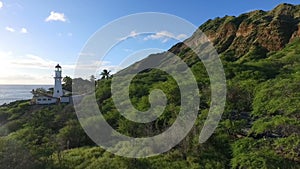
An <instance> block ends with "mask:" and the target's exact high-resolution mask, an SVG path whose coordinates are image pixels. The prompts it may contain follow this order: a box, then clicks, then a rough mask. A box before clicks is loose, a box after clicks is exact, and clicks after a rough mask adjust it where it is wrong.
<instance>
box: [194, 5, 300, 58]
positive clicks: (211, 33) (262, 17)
mask: <svg viewBox="0 0 300 169" xmlns="http://www.w3.org/2000/svg"><path fill="white" fill-rule="evenodd" d="M299 23H300V6H299V5H298V6H294V5H290V4H281V5H279V6H277V7H276V8H274V9H273V10H271V11H262V10H257V11H253V12H249V13H246V14H242V15H240V16H238V17H234V16H225V17H223V18H216V19H214V20H208V21H207V22H206V23H204V24H203V25H202V26H200V27H199V29H200V30H201V31H202V32H204V33H205V34H206V36H207V37H208V39H209V40H210V41H211V42H213V44H214V45H215V47H216V49H217V51H218V52H219V53H223V52H225V53H226V52H231V53H234V55H235V57H236V58H237V59H238V58H239V57H241V56H243V55H245V54H246V53H247V52H249V50H250V49H251V48H253V47H255V48H257V47H258V48H263V49H265V51H266V52H268V51H277V50H280V49H282V48H283V47H284V46H285V45H286V44H287V43H289V42H291V41H293V40H294V39H295V38H297V37H300V24H299ZM197 34H199V31H196V32H195V34H194V35H193V36H192V37H191V38H190V41H197Z"/></svg>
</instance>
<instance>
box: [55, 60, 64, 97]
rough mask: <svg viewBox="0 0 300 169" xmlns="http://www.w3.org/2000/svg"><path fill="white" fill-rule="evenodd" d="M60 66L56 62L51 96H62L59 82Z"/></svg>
mask: <svg viewBox="0 0 300 169" xmlns="http://www.w3.org/2000/svg"><path fill="white" fill-rule="evenodd" d="M61 79H62V77H61V66H60V65H59V64H57V65H56V66H55V77H54V80H55V83H54V90H53V97H56V98H60V97H61V96H63V90H62V84H61Z"/></svg>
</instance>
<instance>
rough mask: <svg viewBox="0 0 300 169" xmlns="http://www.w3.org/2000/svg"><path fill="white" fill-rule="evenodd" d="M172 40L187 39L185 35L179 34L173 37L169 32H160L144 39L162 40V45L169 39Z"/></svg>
mask: <svg viewBox="0 0 300 169" xmlns="http://www.w3.org/2000/svg"><path fill="white" fill-rule="evenodd" d="M171 38H174V39H177V40H184V39H185V38H187V35H186V34H179V35H174V34H173V33H171V32H168V31H160V32H157V33H155V34H152V35H148V36H146V37H145V38H144V40H157V39H162V43H166V42H167V41H168V40H169V39H171Z"/></svg>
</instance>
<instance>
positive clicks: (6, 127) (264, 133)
mask: <svg viewBox="0 0 300 169" xmlns="http://www.w3.org/2000/svg"><path fill="white" fill-rule="evenodd" d="M299 25H300V6H293V5H289V4H282V5H279V6H278V7H276V8H275V9H274V10H272V11H253V12H249V13H246V14H242V15H240V16H237V17H234V16H225V17H223V18H215V19H213V20H208V21H207V22H206V23H204V24H203V25H201V26H200V27H199V29H200V30H202V31H203V32H204V33H205V34H206V35H207V36H208V38H209V39H210V40H211V42H212V43H213V44H214V45H215V47H216V49H217V51H218V52H219V55H220V57H221V60H222V63H223V66H224V70H225V74H226V80H227V101H226V107H225V111H224V113H223V115H222V120H221V122H220V123H219V124H218V128H217V129H216V131H215V132H214V134H213V135H212V136H211V137H210V138H209V140H208V141H207V142H205V143H203V144H199V143H198V138H199V133H200V131H201V128H202V126H203V124H204V121H205V119H206V117H207V114H208V110H209V105H210V99H211V98H210V92H211V90H210V82H209V78H208V75H207V73H206V70H205V67H204V65H203V64H202V63H201V61H200V60H199V59H198V58H197V57H196V56H195V54H194V53H193V51H192V50H191V49H190V48H188V47H187V46H185V45H184V44H183V43H179V44H176V45H174V46H173V47H172V48H171V49H169V52H172V53H174V54H176V55H178V56H179V57H181V58H182V60H184V61H185V62H186V63H187V64H188V66H189V67H190V69H191V70H192V72H193V74H194V75H195V76H196V80H197V84H198V88H199V91H200V92H199V97H200V100H201V102H200V110H199V114H198V118H197V120H196V123H195V125H194V127H193V128H192V130H191V131H190V133H189V134H188V135H187V136H186V137H185V139H184V140H182V141H181V142H180V144H179V145H177V146H176V147H174V148H173V149H171V150H170V151H168V152H166V153H164V154H161V155H159V156H155V157H150V158H142V159H131V158H124V157H119V156H115V155H113V154H111V153H109V152H106V151H105V150H104V149H101V148H100V147H97V146H96V145H95V143H93V141H91V140H90V139H89V137H88V136H87V135H86V134H85V132H84V131H83V129H82V128H81V126H80V124H79V122H78V120H77V117H76V113H75V110H74V108H73V106H72V105H64V104H61V105H49V106H40V105H30V104H29V101H18V102H14V103H11V104H8V105H3V106H1V107H0V136H1V137H0V168H7V169H10V168H14V169H16V168H20V169H21V168H22V169H24V168H57V169H74V168H76V169H81V168H82V169H85V168H91V169H94V168H103V169H109V168H112V169H113V168H124V169H126V168H128V169H132V168H141V169H142V168H143V169H144V168H153V169H160V168H170V169H174V168H175V169H176V168H178V169H182V168H187V169H190V168H194V169H198V168H213V169H223V168H234V169H238V168H249V169H250V168H253V169H254V168H266V169H267V168H268V169H269V168H270V169H278V168H284V169H297V168H300V121H299V119H300V29H299V28H300V26H299ZM197 40H199V32H198V31H196V32H195V33H194V34H193V36H192V37H190V38H189V39H187V40H186V42H187V43H190V44H192V45H194V46H196V47H197V44H198V43H197ZM156 55H165V53H161V54H154V55H150V56H149V57H148V58H146V59H145V60H142V61H140V62H138V63H135V64H133V65H132V66H130V67H128V68H126V69H125V70H123V71H128V72H130V71H132V70H135V69H137V68H138V67H139V66H140V65H142V63H143V62H146V61H147V59H149V58H151V57H155V56H156ZM164 63H165V62H162V64H164ZM110 84H111V78H108V79H101V80H98V81H96V98H97V103H98V105H99V108H100V110H101V112H102V113H103V114H104V117H105V119H106V120H107V121H108V123H109V124H110V125H111V126H113V128H114V129H116V130H117V131H119V132H121V133H123V134H125V135H128V136H133V137H143V136H153V135H157V134H159V133H161V132H163V131H165V130H166V129H168V127H170V126H171V125H172V124H173V122H174V121H175V119H176V117H177V114H178V112H179V111H180V106H181V103H180V92H179V88H178V86H177V85H176V82H175V80H174V79H173V78H172V77H171V76H170V75H168V74H167V73H165V72H163V71H161V70H158V69H148V70H145V71H143V72H141V73H139V74H138V75H137V76H136V77H135V78H134V79H133V81H132V82H131V85H130V88H129V91H130V99H131V102H132V104H133V105H134V107H135V108H137V109H138V110H140V111H144V110H147V109H148V108H149V107H150V104H149V99H148V96H149V93H150V92H151V90H153V89H161V90H162V91H164V93H165V94H166V97H167V99H168V102H167V106H166V109H165V110H164V112H163V114H162V115H161V116H160V117H159V118H158V119H156V120H155V121H153V122H150V123H146V124H139V123H135V122H132V121H129V120H127V119H125V118H124V117H123V116H122V115H121V114H120V113H119V112H118V111H117V109H116V107H115V105H114V103H113V100H112V98H111V92H110ZM87 99H88V98H84V99H83V102H84V101H86V100H87ZM166 141H167V140H166ZM119 151H126V150H119ZM141 151H143V150H142V149H141ZM137 153H139V152H137Z"/></svg>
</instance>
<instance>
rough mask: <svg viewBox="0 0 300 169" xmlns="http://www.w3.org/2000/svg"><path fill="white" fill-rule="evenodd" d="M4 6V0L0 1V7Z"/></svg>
mask: <svg viewBox="0 0 300 169" xmlns="http://www.w3.org/2000/svg"><path fill="white" fill-rule="evenodd" d="M2 7H3V2H2V1H0V9H1V8H2Z"/></svg>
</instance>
